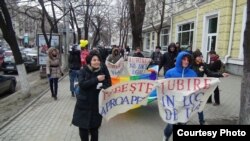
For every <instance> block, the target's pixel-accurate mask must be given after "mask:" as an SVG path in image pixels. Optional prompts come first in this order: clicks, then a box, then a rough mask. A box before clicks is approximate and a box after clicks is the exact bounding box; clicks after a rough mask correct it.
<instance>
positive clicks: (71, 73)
mask: <svg viewBox="0 0 250 141" xmlns="http://www.w3.org/2000/svg"><path fill="white" fill-rule="evenodd" d="M78 75H79V70H70V71H69V80H70V91H71V93H72V94H73V93H74V92H75V85H74V83H75V82H77V81H78Z"/></svg>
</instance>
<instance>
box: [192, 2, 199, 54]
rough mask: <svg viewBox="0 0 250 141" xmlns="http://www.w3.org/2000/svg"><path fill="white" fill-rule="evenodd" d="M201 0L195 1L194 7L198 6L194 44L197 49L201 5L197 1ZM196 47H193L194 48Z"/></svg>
mask: <svg viewBox="0 0 250 141" xmlns="http://www.w3.org/2000/svg"><path fill="white" fill-rule="evenodd" d="M199 1H200V0H196V1H195V2H194V7H195V8H196V23H195V26H196V29H195V42H194V45H193V47H194V48H195V49H197V37H198V20H199V7H198V5H197V3H198V2H199ZM194 48H192V49H193V50H194Z"/></svg>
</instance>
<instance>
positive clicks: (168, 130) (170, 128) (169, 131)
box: [164, 123, 186, 141]
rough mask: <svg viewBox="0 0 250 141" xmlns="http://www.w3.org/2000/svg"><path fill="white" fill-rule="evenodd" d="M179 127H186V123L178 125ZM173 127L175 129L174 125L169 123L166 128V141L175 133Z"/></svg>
mask: <svg viewBox="0 0 250 141" xmlns="http://www.w3.org/2000/svg"><path fill="white" fill-rule="evenodd" d="M177 124H178V125H186V123H177ZM173 127H174V124H170V123H168V124H167V126H166V127H165V129H164V135H165V137H166V141H168V140H169V138H170V136H171V135H172V133H173Z"/></svg>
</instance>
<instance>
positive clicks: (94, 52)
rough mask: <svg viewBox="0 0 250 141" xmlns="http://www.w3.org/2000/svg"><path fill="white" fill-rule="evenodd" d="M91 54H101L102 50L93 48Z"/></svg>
mask: <svg viewBox="0 0 250 141" xmlns="http://www.w3.org/2000/svg"><path fill="white" fill-rule="evenodd" d="M89 54H100V52H99V51H98V50H91V51H90V52H89Z"/></svg>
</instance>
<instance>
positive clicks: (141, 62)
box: [127, 57, 151, 76]
mask: <svg viewBox="0 0 250 141" xmlns="http://www.w3.org/2000/svg"><path fill="white" fill-rule="evenodd" d="M150 62H151V58H141V57H128V64H127V67H128V68H127V69H128V72H129V75H131V76H135V75H141V74H144V73H146V71H147V67H148V65H149V63H150Z"/></svg>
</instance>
